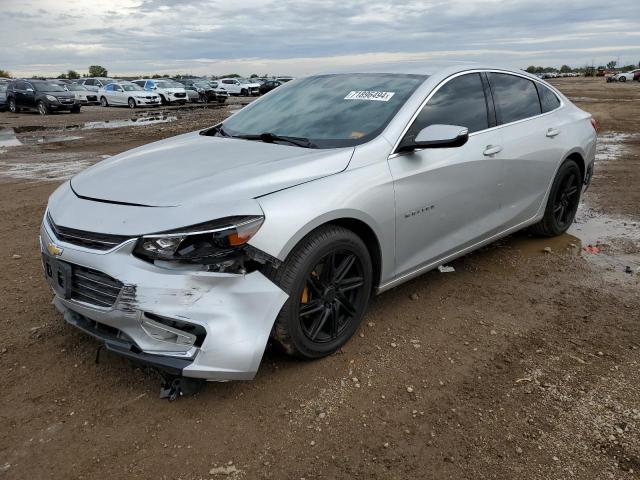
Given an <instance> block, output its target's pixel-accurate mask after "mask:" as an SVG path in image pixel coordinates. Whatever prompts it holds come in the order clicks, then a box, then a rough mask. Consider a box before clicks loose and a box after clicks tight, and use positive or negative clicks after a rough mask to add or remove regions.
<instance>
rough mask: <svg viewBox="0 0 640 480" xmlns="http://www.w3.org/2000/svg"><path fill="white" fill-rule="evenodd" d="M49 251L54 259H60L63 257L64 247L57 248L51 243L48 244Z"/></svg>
mask: <svg viewBox="0 0 640 480" xmlns="http://www.w3.org/2000/svg"><path fill="white" fill-rule="evenodd" d="M47 250H48V252H49V253H50V254H51V255H53V256H54V257H59V256H60V255H62V247H59V246H57V245H56V244H55V243H51V242H49V243H48V244H47Z"/></svg>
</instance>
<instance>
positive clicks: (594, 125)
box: [591, 117, 598, 132]
mask: <svg viewBox="0 0 640 480" xmlns="http://www.w3.org/2000/svg"><path fill="white" fill-rule="evenodd" d="M591 126H592V127H593V129H594V130H595V131H596V132H597V131H598V122H596V119H595V118H593V117H591Z"/></svg>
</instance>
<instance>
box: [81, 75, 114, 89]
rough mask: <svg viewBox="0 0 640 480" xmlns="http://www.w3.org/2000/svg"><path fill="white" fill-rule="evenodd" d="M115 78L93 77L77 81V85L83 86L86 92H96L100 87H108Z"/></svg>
mask: <svg viewBox="0 0 640 480" xmlns="http://www.w3.org/2000/svg"><path fill="white" fill-rule="evenodd" d="M115 81H116V79H115V78H108V77H95V78H83V79H81V80H79V81H78V82H77V83H78V85H84V86H85V87H86V88H87V90H91V91H92V92H96V93H97V92H98V90H100V89H101V88H102V87H104V86H106V85H109V84H110V83H113V82H115Z"/></svg>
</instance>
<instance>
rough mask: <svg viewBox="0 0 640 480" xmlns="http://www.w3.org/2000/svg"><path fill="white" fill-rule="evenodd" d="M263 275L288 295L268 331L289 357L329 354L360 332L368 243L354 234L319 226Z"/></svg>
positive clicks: (368, 283)
mask: <svg viewBox="0 0 640 480" xmlns="http://www.w3.org/2000/svg"><path fill="white" fill-rule="evenodd" d="M265 273H266V274H267V275H268V276H270V277H271V278H272V280H273V281H274V282H275V283H276V284H277V285H279V286H280V288H282V289H283V290H284V291H285V292H287V293H288V294H289V299H288V300H287V301H286V302H285V304H284V306H283V307H282V310H281V311H280V313H279V315H278V317H277V319H276V322H275V324H274V327H273V331H272V337H273V339H274V340H275V341H276V342H277V343H278V344H279V345H280V346H281V347H282V348H283V349H284V350H285V351H286V352H287V353H288V354H290V355H293V356H297V357H300V358H305V359H315V358H321V357H324V356H327V355H330V354H331V353H333V352H335V351H336V350H338V349H339V348H340V347H341V346H342V345H344V344H345V343H346V342H347V341H348V340H349V338H351V336H352V335H353V334H354V333H355V331H356V330H357V329H358V326H359V325H360V322H361V321H362V317H363V316H364V313H365V310H366V308H367V304H368V303H369V297H370V295H371V291H372V281H373V268H372V264H371V257H370V255H369V251H368V250H367V247H366V245H365V244H364V242H363V241H362V240H361V239H360V237H358V236H357V235H356V234H355V233H353V232H352V231H350V230H347V229H345V228H342V227H339V226H335V225H327V226H325V227H321V228H319V229H318V230H315V231H314V232H312V233H310V234H309V235H307V236H306V237H305V238H304V239H303V240H302V241H301V242H300V243H299V244H298V246H297V247H296V249H295V250H294V251H293V252H292V253H291V254H290V255H289V257H288V258H287V260H286V261H285V262H284V263H283V264H282V265H281V266H280V268H278V269H277V270H271V271H270V272H265Z"/></svg>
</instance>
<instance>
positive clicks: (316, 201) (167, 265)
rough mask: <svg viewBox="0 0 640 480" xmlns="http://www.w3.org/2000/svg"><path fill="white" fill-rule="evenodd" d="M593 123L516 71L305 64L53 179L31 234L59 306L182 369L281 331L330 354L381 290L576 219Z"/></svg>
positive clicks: (114, 346) (259, 346) (237, 368)
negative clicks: (241, 99) (303, 72)
mask: <svg viewBox="0 0 640 480" xmlns="http://www.w3.org/2000/svg"><path fill="white" fill-rule="evenodd" d="M595 128H596V125H595V122H594V120H593V119H592V117H591V115H589V114H588V113H586V112H584V111H582V110H580V109H579V108H577V107H576V106H575V105H573V104H572V103H571V102H570V101H569V100H568V99H567V98H566V97H565V96H564V95H562V94H561V93H560V92H559V91H558V90H556V89H555V88H554V87H553V86H551V85H549V84H547V83H545V82H544V81H543V80H540V79H539V78H537V77H534V76H531V75H528V74H526V73H524V72H522V71H515V70H514V71H512V70H506V69H502V68H477V67H471V68H466V67H450V68H447V69H444V70H438V71H430V70H428V69H424V70H418V71H413V72H393V73H362V72H355V73H340V74H329V75H318V76H311V77H307V78H302V79H298V80H294V81H291V82H288V83H286V84H285V85H283V86H281V87H279V88H277V89H275V90H273V91H272V92H270V93H268V94H267V95H265V96H263V97H262V98H260V99H258V100H256V101H255V102H253V103H251V104H250V105H248V106H247V107H245V108H243V109H242V110H240V111H239V112H238V113H236V114H235V115H233V116H231V117H230V118H228V119H227V120H225V121H224V122H223V123H221V124H218V125H215V126H212V127H211V128H208V129H205V130H202V131H199V132H192V133H188V134H185V135H180V136H177V137H174V138H169V139H166V140H162V141H159V142H155V143H153V144H151V145H147V146H144V147H140V148H136V149H134V150H131V151H129V152H125V153H122V154H120V155H116V156H114V157H111V158H109V159H108V160H105V161H103V162H101V163H99V164H97V165H95V166H93V167H91V168H89V169H87V170H85V171H84V172H82V173H80V174H79V175H77V176H76V177H74V178H72V179H71V181H70V182H67V183H65V184H63V185H62V186H61V187H59V188H58V189H57V190H56V191H55V192H54V193H53V195H52V196H51V198H50V200H49V204H48V208H47V211H46V215H45V219H44V221H43V224H42V229H41V233H40V244H41V250H42V256H43V263H44V266H45V272H46V276H47V279H48V281H49V284H50V285H51V287H52V290H53V292H54V295H55V297H54V304H55V306H56V307H57V308H58V310H59V311H60V312H61V313H62V314H63V315H64V318H65V320H66V321H67V322H69V323H71V324H73V325H75V326H76V327H78V328H80V329H82V330H84V331H85V332H87V333H89V334H91V335H93V336H94V337H97V338H98V339H100V341H102V342H104V344H105V346H106V347H107V348H108V349H109V350H112V351H115V352H117V353H120V354H122V355H125V356H127V357H129V358H132V359H134V360H138V361H142V362H146V363H148V364H151V365H154V366H156V367H159V368H161V369H164V370H166V371H169V372H171V373H172V374H175V375H182V376H186V377H195V378H201V379H207V380H229V379H251V378H253V376H254V375H255V373H256V371H257V370H258V367H259V364H260V361H261V358H262V355H263V352H264V349H265V346H266V344H267V341H268V340H269V338H270V337H271V338H272V339H273V340H274V341H275V343H277V344H278V345H280V346H281V347H282V348H283V349H284V350H285V351H286V352H288V353H290V354H292V355H295V356H298V357H301V358H305V359H314V358H320V357H323V356H326V355H329V354H331V353H332V352H335V351H336V349H338V348H340V346H342V345H343V344H344V343H345V342H347V341H348V340H349V338H350V337H351V336H352V335H353V334H354V332H356V330H357V329H358V326H359V324H360V323H361V320H362V318H363V316H364V314H365V311H366V308H367V304H368V303H369V300H370V298H371V296H372V295H373V294H379V293H382V292H384V291H386V290H389V289H390V288H393V287H396V286H398V285H400V284H401V283H403V282H405V281H407V280H409V279H411V278H413V277H416V276H418V275H420V274H422V273H424V272H426V271H429V270H431V269H434V268H437V267H438V266H440V265H442V264H444V263H446V262H450V261H451V260H453V259H454V258H456V257H459V256H461V255H464V254H466V253H468V252H470V251H472V250H475V249H477V248H479V247H481V246H483V245H486V244H488V243H490V242H493V241H495V240H497V239H499V238H501V237H504V236H505V235H508V234H510V233H512V232H515V231H517V230H521V229H523V228H525V227H528V228H530V229H531V231H532V232H534V233H536V234H538V235H543V236H555V235H560V234H562V233H563V232H565V231H566V230H567V228H568V227H569V226H570V225H571V223H572V222H573V219H574V215H575V212H576V209H577V207H578V202H579V199H580V195H581V193H582V191H583V190H584V188H586V186H587V185H588V184H589V181H590V180H591V177H592V172H593V162H594V156H595V145H596V131H595Z"/></svg>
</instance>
